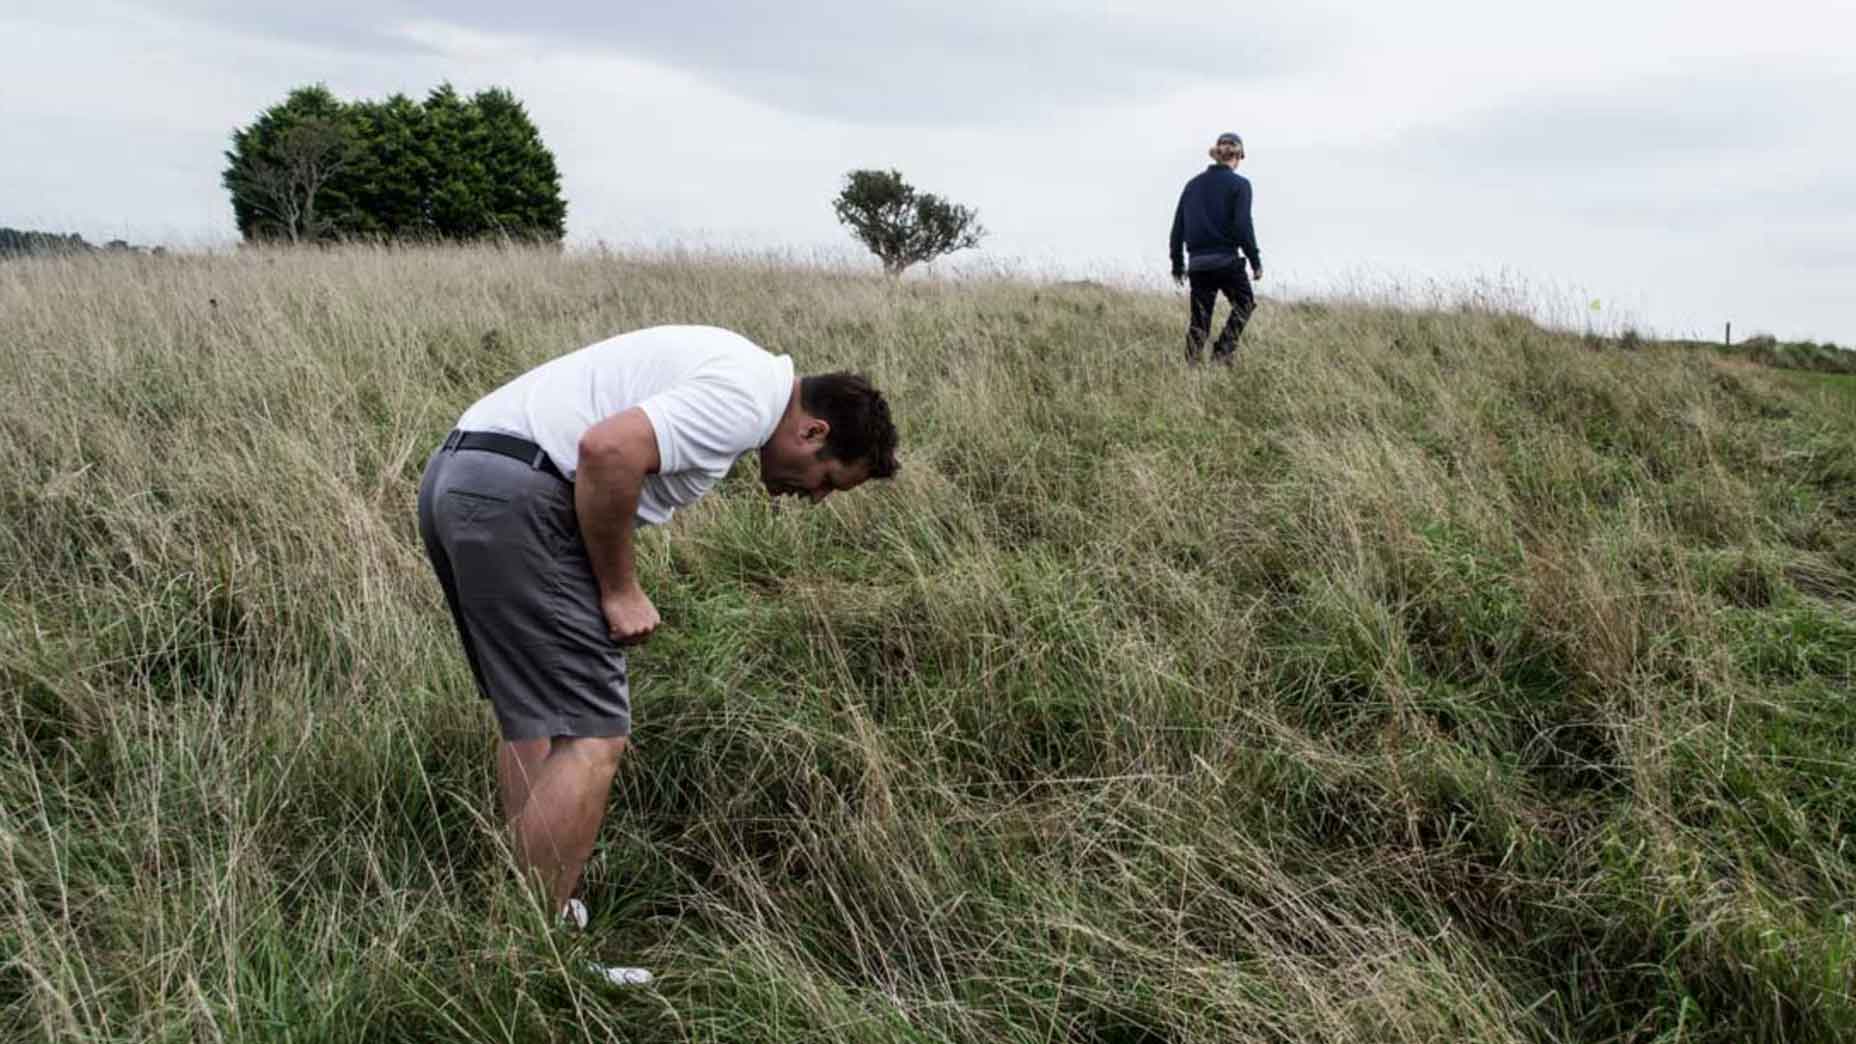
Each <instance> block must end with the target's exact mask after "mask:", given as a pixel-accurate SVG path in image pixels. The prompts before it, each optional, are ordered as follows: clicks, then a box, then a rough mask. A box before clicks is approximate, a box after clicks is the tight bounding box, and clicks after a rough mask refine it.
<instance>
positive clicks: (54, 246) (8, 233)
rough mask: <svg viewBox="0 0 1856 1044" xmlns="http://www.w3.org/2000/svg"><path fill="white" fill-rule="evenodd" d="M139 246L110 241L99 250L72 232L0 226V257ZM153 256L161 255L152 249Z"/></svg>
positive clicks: (136, 248) (138, 249) (135, 248)
mask: <svg viewBox="0 0 1856 1044" xmlns="http://www.w3.org/2000/svg"><path fill="white" fill-rule="evenodd" d="M144 249H145V248H143V247H139V246H135V245H133V244H131V243H129V242H128V241H127V240H123V239H112V240H110V241H109V242H108V243H105V244H103V245H102V246H101V247H99V246H95V245H93V244H91V243H89V242H87V241H86V240H85V239H84V237H83V236H80V235H78V234H77V233H75V232H73V233H71V234H69V235H59V234H58V233H56V232H34V231H31V230H29V229H23V228H6V227H0V257H25V256H28V255H33V254H88V253H91V252H92V251H96V250H109V251H130V252H133V253H137V254H139V253H142V252H144ZM154 252H155V253H157V254H161V253H165V251H163V250H162V249H161V248H160V247H155V248H154Z"/></svg>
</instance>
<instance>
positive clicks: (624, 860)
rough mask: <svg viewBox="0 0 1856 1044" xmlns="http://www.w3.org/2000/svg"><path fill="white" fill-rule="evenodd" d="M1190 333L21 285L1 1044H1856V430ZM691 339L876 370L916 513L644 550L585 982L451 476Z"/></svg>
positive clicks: (891, 512) (5, 627)
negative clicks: (463, 597) (488, 689)
mask: <svg viewBox="0 0 1856 1044" xmlns="http://www.w3.org/2000/svg"><path fill="white" fill-rule="evenodd" d="M1183 313H1184V304H1183V301H1182V300H1180V299H1177V298H1172V297H1169V296H1167V295H1164V294H1150V293H1129V292H1118V291H1114V290H1109V289H1104V288H1100V287H1093V286H1048V285H1046V286H1038V285H1029V284H1020V283H1012V282H1007V281H975V282H966V283H961V282H953V283H948V282H933V281H904V282H901V283H895V282H891V281H888V280H884V279H881V278H873V277H866V276H863V275H857V274H852V273H847V272H844V271H840V270H834V269H830V268H803V267H799V268H794V267H782V266H779V265H774V264H763V263H754V262H746V261H743V262H733V263H731V262H726V261H714V260H711V261H707V262H704V263H689V262H684V263H663V262H658V263H643V262H638V261H632V260H628V259H626V258H623V257H614V256H604V255H574V254H557V253H545V252H527V251H506V250H490V249H484V250H465V249H451V250H432V251H385V250H336V251H311V252H303V253H273V252H264V253H254V254H247V255H241V256H238V257H169V258H132V257H99V258H84V259H69V260H43V261H33V262H27V263H12V264H7V265H5V266H0V345H4V349H3V350H0V387H4V388H5V389H6V391H5V392H4V393H3V394H4V395H5V403H4V407H3V409H0V461H3V462H4V464H3V465H0V466H3V467H4V468H5V469H6V470H5V473H4V476H3V477H0V518H3V519H4V522H5V525H4V528H3V529H0V567H3V568H0V577H4V579H0V642H3V643H4V648H5V649H6V650H7V653H6V656H5V659H4V661H3V663H0V712H4V723H0V756H4V757H5V758H6V759H7V761H8V762H10V763H11V764H12V766H13V770H12V771H10V772H8V773H5V774H3V775H0V861H3V864H4V876H3V877H0V880H4V881H5V882H6V893H5V899H4V900H3V901H0V1035H4V1036H5V1037H7V1038H8V1039H20V1040H72V1041H76V1040H83V1041H109V1040H132V1039H133V1040H170V1039H196V1040H222V1039H236V1040H269V1039H277V1040H317V1041H322V1040H329V1041H343V1040H356V1041H360V1040H422V1039H472V1040H511V1041H515V1040H522V1041H526V1040H549V1039H580V1038H596V1039H626V1040H780V1041H792V1040H856V1041H926V1040H987V1041H991V1040H1014V1041H1027V1042H1029V1041H1050V1040H1078V1041H1101V1042H1136V1041H1144V1042H1155V1041H1169V1042H1170V1041H1197V1040H1256V1041H1347V1040H1357V1041H1420V1040H1426V1041H1428V1040H1446V1039H1447V1040H1479V1041H1507V1040H1513V1041H1612V1040H1631V1041H1652V1040H1667V1041H1674V1040H1690V1041H1723V1042H1725V1041H1749V1040H1763V1041H1806V1040H1835V1039H1839V1038H1847V1036H1848V1035H1850V1034H1851V1033H1852V1032H1856V1002H1853V1001H1852V977H1853V976H1856V957H1853V956H1852V952H1851V951H1852V941H1851V940H1852V939H1856V935H1853V934H1852V930H1851V924H1850V915H1851V905H1850V898H1849V897H1850V896H1851V895H1852V894H1856V887H1853V886H1856V879H1853V878H1856V875H1853V867H1856V864H1853V863H1852V856H1851V854H1850V851H1849V840H1850V832H1851V830H1852V827H1853V826H1856V788H1853V787H1852V786H1851V784H1852V783H1856V778H1853V777H1856V771H1853V769H1856V765H1853V763H1852V759H1851V755H1850V753H1849V752H1850V746H1851V740H1852V739H1853V738H1856V711H1853V710H1852V706H1851V698H1852V697H1851V689H1852V686H1851V664H1852V659H1853V658H1856V621H1853V619H1852V613H1851V607H1852V603H1856V494H1852V488H1853V486H1852V480H1856V464H1852V461H1856V424H1852V422H1851V419H1850V415H1849V413H1848V412H1847V411H1843V410H1839V409H1837V408H1835V407H1834V406H1832V405H1830V403H1831V402H1832V401H1833V400H1831V399H1829V398H1827V397H1825V395H1824V394H1823V393H1824V392H1825V391H1826V390H1828V391H1829V392H1830V393H1831V394H1835V393H1837V392H1838V391H1839V390H1840V386H1833V385H1830V384H1815V385H1810V386H1804V385H1799V384H1797V383H1796V375H1792V378H1791V379H1790V382H1788V383H1781V382H1780V381H1778V380H1777V379H1775V378H1774V377H1773V376H1772V375H1770V374H1768V373H1767V372H1766V371H1762V370H1759V369H1756V368H1749V367H1747V366H1744V365H1740V366H1730V365H1726V364H1724V363H1723V362H1721V361H1719V360H1715V359H1712V358H1711V357H1708V356H1704V355H1701V354H1693V355H1684V354H1675V353H1657V352H1620V351H1614V350H1601V351H1595V350H1593V349H1591V348H1589V347H1587V346H1585V344H1584V343H1583V342H1582V341H1581V340H1580V339H1578V338H1575V337H1571V336H1564V335H1557V334H1553V333H1549V332H1546V331H1543V330H1541V329H1539V328H1537V327H1535V326H1533V325H1532V324H1530V323H1528V322H1526V321H1524V320H1522V319H1519V318H1517V317H1514V316H1512V315H1506V314H1501V313H1500V312H1497V311H1489V310H1481V309H1473V308H1472V309H1467V310H1459V311H1455V312H1448V313H1445V312H1401V311H1397V310H1393V309H1386V308H1370V307H1364V306H1358V305H1333V304H1322V303H1320V302H1281V301H1269V302H1266V304H1265V306H1264V308H1263V310H1262V311H1261V313H1260V314H1259V316H1258V318H1257V320H1256V322H1255V323H1254V324H1253V326H1252V329H1251V332H1250V333H1249V334H1247V335H1246V343H1245V349H1244V353H1243V356H1242V361H1241V363H1240V365H1239V366H1237V367H1235V368H1233V369H1229V370H1223V369H1212V370H1206V371H1189V370H1187V369H1186V368H1185V367H1184V365H1183V364H1182V363H1181V362H1180V361H1179V355H1180V342H1181V330H1180V329H1179V327H1180V325H1181V322H1182V320H1183ZM669 322H705V323H716V324H720V325H724V326H728V327H732V328H734V329H737V330H739V331H741V332H742V333H744V334H746V335H748V336H749V337H752V338H754V339H756V340H757V341H759V342H761V343H762V344H764V345H766V346H768V347H769V348H771V349H773V350H776V351H781V352H789V353H791V354H793V355H794V356H795V358H796V359H797V361H798V362H799V364H800V366H801V368H802V369H804V370H812V371H817V370H823V369H828V368H836V367H854V368H857V369H861V370H863V371H865V372H868V373H869V374H871V375H872V376H873V378H875V379H876V380H877V382H878V383H879V384H880V385H881V386H883V387H885V388H887V389H889V390H890V394H891V395H892V398H893V401H894V403H895V409H896V413H897V415H898V417H899V418H900V423H901V427H902V429H903V439H904V453H905V456H904V469H903V471H902V473H901V475H900V476H899V477H898V479H897V480H896V481H895V482H893V483H891V484H888V485H887V487H886V488H884V489H882V490H879V491H875V492H863V491H860V492H859V493H857V494H855V495H852V496H846V497H842V498H833V500H832V501H830V502H829V503H828V504H827V505H826V506H824V507H822V508H819V509H816V510H813V511H806V512H795V511H788V512H784V513H778V514H776V513H774V512H772V511H771V510H770V509H769V507H768V505H767V504H766V503H765V501H764V498H763V497H761V496H760V495H758V494H757V493H756V492H755V489H756V487H754V486H753V484H752V481H751V479H752V476H751V474H737V475H735V476H731V478H730V479H729V480H728V482H727V483H726V484H725V485H724V487H723V488H722V489H721V490H720V491H719V492H718V494H717V495H715V496H713V497H711V498H709V499H708V500H706V501H705V502H703V503H702V504H701V505H699V506H698V508H697V509H695V510H692V511H689V512H687V513H686V514H685V515H682V516H679V519H678V520H677V523H676V524H675V525H674V526H673V527H671V528H670V530H669V531H668V532H658V533H653V534H652V535H651V536H650V537H649V538H648V540H647V541H646V543H645V546H644V548H643V549H642V551H641V562H642V569H643V571H644V576H645V581H646V584H647V587H648V589H649V590H650V591H651V592H652V594H653V596H654V598H655V599H656V600H657V603H658V605H659V607H660V609H661V610H662V611H663V614H664V620H665V626H664V629H663V630H662V631H661V632H660V635H659V636H658V637H657V638H656V639H654V641H653V642H652V644H651V645H650V646H649V647H648V648H646V649H645V650H644V651H642V652H640V653H638V654H636V655H635V657H634V660H633V669H634V679H635V686H636V687H635V690H634V700H635V709H636V711H637V717H638V723H639V724H638V734H637V740H638V743H639V748H638V753H637V756H636V757H634V758H632V759H631V760H630V761H629V762H628V764H627V765H626V766H625V768H624V770H623V771H622V773H621V780H620V784H619V788H618V792H617V794H616V796H615V800H614V804H613V808H612V814H611V818H610V821H609V824H608V828H607V831H606V833H605V835H604V840H603V844H602V847H601V848H600V850H599V852H598V853H597V854H596V856H595V861H594V864H593V865H592V866H591V868H590V870H589V879H588V885H587V899H588V902H589V904H590V905H591V906H592V908H593V911H594V922H593V930H592V931H591V932H589V933H587V934H586V935H585V936H583V937H562V936H560V935H558V934H556V933H553V932H551V931H549V930H548V928H547V926H546V924H545V923H544V920H545V919H544V918H542V917H541V916H540V915H539V914H538V913H537V912H536V911H535V910H534V909H533V908H532V907H531V906H530V905H529V904H527V903H526V902H524V901H523V900H522V898H521V896H520V894H519V892H518V889H517V887H516V885H515V883H514V881H513V878H512V875H511V874H510V873H509V869H508V865H509V857H508V852H507V846H506V845H505V844H504V843H503V841H502V839H501V838H500V837H499V835H498V833H497V831H496V829H495V825H494V823H493V822H492V821H491V820H490V815H491V809H492V801H491V792H492V783H491V778H490V765H491V762H490V756H489V755H490V751H491V749H492V743H493V740H494V735H493V727H492V725H491V723H490V721H489V719H488V717H487V715H486V713H485V711H484V709H483V707H482V705H481V704H480V703H479V702H478V701H477V700H476V699H475V697H474V696H473V694H472V692H471V685H470V681H469V677H468V673H467V670H466V667H465V664H464V661H463V658H462V656H461V655H460V654H459V652H458V650H457V648H456V646H455V638H454V637H453V635H452V633H451V630H450V627H449V623H448V621H447V618H446V615H445V613H444V612H443V609H442V606H441V603H440V599H439V596H438V591H437V587H436V584H435V583H434V581H433V580H432V579H431V578H430V576H429V575H428V572H427V567H426V565H425V562H424V560H423V558H422V556H421V554H420V552H419V550H418V548H417V546H416V539H415V537H414V534H413V519H412V500H413V493H414V486H415V482H416V478H417V475H418V472H419V469H420V467H421V466H422V464H423V461H424V457H425V454H426V453H427V452H428V451H429V450H430V448H431V447H432V446H433V445H434V444H435V443H436V442H437V441H438V439H439V438H440V437H441V436H442V434H443V433H444V431H445V430H446V429H447V428H448V427H449V426H450V424H451V422H452V420H453V419H454V418H455V417H456V416H457V414H458V413H459V412H460V411H461V410H462V409H463V407H464V406H465V405H467V404H468V403H469V402H471V401H472V400H473V399H475V398H476V396H478V395H479V394H481V393H482V392H484V391H486V390H488V389H489V388H491V387H493V386H495V385H496V384H497V383H499V382H501V381H502V380H504V379H506V378H508V377H510V376H513V375H515V374H516V373H519V372H521V371H522V370H523V369H525V368H526V367H528V366H530V365H532V364H534V363H536V362H538V361H540V360H542V359H545V358H548V357H551V356H553V355H555V354H558V353H560V352H562V351H566V350H569V349H571V348H574V347H577V346H579V345H581V344H584V343H587V342H590V341H592V340H595V339H598V338H601V337H605V336H608V335H610V334H612V333H614V332H617V331H621V330H624V329H628V328H633V327H638V326H643V325H648V324H653V323H669ZM1825 380H1829V379H1825ZM741 470H742V471H744V472H751V470H752V465H751V464H743V465H742V466H741ZM588 956H593V957H599V958H603V959H608V960H614V961H624V962H627V963H641V964H645V965H648V966H651V967H653V968H654V969H656V970H657V971H658V972H659V975H660V979H659V984H658V986H657V987H656V988H655V989H653V990H650V991H637V992H630V993H625V992H613V991H608V990H604V989H602V988H600V987H599V986H598V985H597V984H596V983H594V982H592V981H588V980H586V979H584V978H582V977H580V976H578V975H576V974H574V972H573V968H574V967H575V966H576V965H577V962H578V961H579V960H580V959H582V958H583V957H588Z"/></svg>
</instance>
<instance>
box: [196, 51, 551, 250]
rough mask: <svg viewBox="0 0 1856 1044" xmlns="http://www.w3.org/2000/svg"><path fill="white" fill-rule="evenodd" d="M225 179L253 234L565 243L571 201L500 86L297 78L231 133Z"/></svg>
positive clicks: (241, 220) (244, 228)
mask: <svg viewBox="0 0 1856 1044" xmlns="http://www.w3.org/2000/svg"><path fill="white" fill-rule="evenodd" d="M225 157H226V169H225V172H224V174H223V175H222V177H221V182H222V184H224V186H225V188H226V190H227V191H228V192H230V193H231V196H232V212H233V216H234V217H235V219H236V220H237V223H238V230H239V234H240V235H241V236H243V237H244V238H245V239H246V240H247V241H286V242H292V243H303V242H331V241H339V240H373V241H382V240H386V241H403V240H413V241H437V240H473V239H483V238H512V239H522V240H538V241H546V242H558V241H559V240H560V239H561V237H562V236H563V235H564V234H565V232H566V227H567V203H566V201H565V200H563V199H562V198H561V176H560V172H559V171H558V170H557V169H556V167H555V165H554V154H553V153H552V152H550V151H549V150H548V148H547V146H546V145H544V144H543V143H542V140H541V133H540V131H538V130H537V129H536V128H535V125H534V123H533V122H531V121H530V120H529V118H528V113H527V112H526V111H525V110H524V109H523V107H522V103H521V102H519V101H517V100H516V98H515V96H514V95H513V94H511V93H509V92H508V91H506V90H503V89H501V88H494V89H491V90H486V91H480V92H478V93H477V94H475V95H473V96H471V97H469V98H466V97H464V96H462V95H460V94H459V93H458V92H457V91H456V90H455V89H453V88H452V87H451V85H450V84H443V85H441V86H439V87H438V88H436V89H435V90H433V91H432V92H431V93H430V94H429V95H427V96H426V99H425V101H424V102H423V103H420V102H415V101H413V100H411V99H410V98H407V97H406V96H405V95H403V94H395V95H393V96H392V97H390V98H387V99H386V100H385V101H378V102H376V101H358V102H346V101H342V100H341V99H339V98H337V97H335V95H334V94H332V93H330V91H329V90H328V88H327V87H324V86H322V85H320V84H318V85H316V86H313V87H301V88H298V89H296V90H294V91H292V92H290V94H289V96H288V97H286V98H285V99H284V100H283V101H282V102H280V103H278V104H276V105H273V106H271V107H270V108H269V109H266V110H265V111H264V112H263V113H262V114H260V115H259V116H258V118H257V119H256V120H254V121H253V122H252V124H251V125H250V126H248V127H242V128H238V129H236V130H234V131H233V133H232V148H231V149H230V150H229V151H227V152H226V154H225Z"/></svg>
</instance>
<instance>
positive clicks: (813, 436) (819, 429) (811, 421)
mask: <svg viewBox="0 0 1856 1044" xmlns="http://www.w3.org/2000/svg"><path fill="white" fill-rule="evenodd" d="M829 434H831V425H830V424H828V423H826V422H825V421H822V420H820V419H818V418H817V417H807V418H806V419H805V422H804V423H802V424H800V425H799V437H800V439H802V440H804V441H806V442H808V443H817V444H818V445H820V446H823V445H824V444H825V436H826V435H829Z"/></svg>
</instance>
